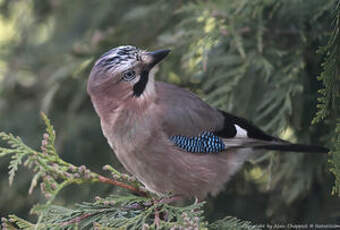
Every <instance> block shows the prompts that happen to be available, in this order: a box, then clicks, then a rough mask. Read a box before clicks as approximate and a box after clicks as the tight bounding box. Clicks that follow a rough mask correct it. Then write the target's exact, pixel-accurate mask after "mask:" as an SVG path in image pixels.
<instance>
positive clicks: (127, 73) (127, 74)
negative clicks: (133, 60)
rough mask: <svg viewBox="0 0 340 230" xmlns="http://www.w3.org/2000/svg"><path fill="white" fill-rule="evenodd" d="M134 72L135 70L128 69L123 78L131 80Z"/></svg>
mask: <svg viewBox="0 0 340 230" xmlns="http://www.w3.org/2000/svg"><path fill="white" fill-rule="evenodd" d="M135 74H136V73H135V71H133V70H129V71H127V72H125V73H124V76H123V79H124V80H127V81H128V80H132V79H134V78H135Z"/></svg>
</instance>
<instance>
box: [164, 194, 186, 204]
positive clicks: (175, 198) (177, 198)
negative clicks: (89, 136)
mask: <svg viewBox="0 0 340 230" xmlns="http://www.w3.org/2000/svg"><path fill="white" fill-rule="evenodd" d="M183 199H184V198H183V197H182V196H180V195H174V196H171V197H165V198H162V199H160V200H159V203H162V204H170V203H173V202H176V201H181V200H183Z"/></svg>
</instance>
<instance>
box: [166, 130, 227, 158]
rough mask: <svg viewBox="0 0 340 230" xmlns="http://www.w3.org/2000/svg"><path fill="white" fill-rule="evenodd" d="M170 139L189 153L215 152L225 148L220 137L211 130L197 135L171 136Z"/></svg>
mask: <svg viewBox="0 0 340 230" xmlns="http://www.w3.org/2000/svg"><path fill="white" fill-rule="evenodd" d="M170 141H172V142H173V143H174V144H175V145H177V147H179V148H181V149H183V150H185V151H187V152H191V153H210V152H214V153H216V152H221V151H223V150H225V145H224V143H223V141H222V139H221V138H219V137H218V136H215V135H214V134H213V133H212V132H202V133H201V134H200V135H199V136H197V137H186V136H171V137H170Z"/></svg>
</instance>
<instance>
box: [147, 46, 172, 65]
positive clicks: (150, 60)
mask: <svg viewBox="0 0 340 230" xmlns="http://www.w3.org/2000/svg"><path fill="white" fill-rule="evenodd" d="M169 53H170V50H156V51H153V52H145V53H144V54H143V61H144V62H145V63H146V65H147V67H148V68H149V69H151V68H152V67H154V66H155V65H156V64H158V63H159V62H160V61H162V60H163V59H164V58H165V57H166V56H168V54H169Z"/></svg>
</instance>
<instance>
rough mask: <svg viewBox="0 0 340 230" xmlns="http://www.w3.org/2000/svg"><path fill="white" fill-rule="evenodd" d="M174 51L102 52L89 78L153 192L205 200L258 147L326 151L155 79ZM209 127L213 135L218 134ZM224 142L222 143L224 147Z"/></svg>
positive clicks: (113, 131)
mask: <svg viewBox="0 0 340 230" xmlns="http://www.w3.org/2000/svg"><path fill="white" fill-rule="evenodd" d="M168 53H169V51H168V50H160V51H156V52H146V51H143V50H139V49H137V48H135V47H133V46H122V47H118V48H115V49H112V50H110V51H109V52H107V53H105V54H104V55H103V56H102V57H101V58H99V60H98V61H97V62H96V64H95V65H94V67H93V69H92V72H91V75H90V78H89V81H88V93H89V95H90V97H91V100H92V103H93V105H94V107H95V110H96V112H97V114H98V115H99V117H100V121H101V126H102V129H103V133H104V135H105V137H106V138H107V140H108V143H109V144H110V146H111V148H112V149H113V150H114V152H115V154H116V155H117V157H118V159H119V161H120V162H121V163H122V164H123V166H124V167H125V168H126V169H127V170H128V171H129V172H130V173H131V174H133V175H135V176H136V177H137V178H138V179H139V180H140V181H141V182H142V183H143V184H144V185H145V186H146V188H147V189H149V190H150V191H152V192H155V193H158V194H164V193H168V192H172V193H174V194H176V195H182V196H185V197H197V198H200V199H203V198H204V197H205V196H206V195H208V194H209V193H210V194H212V195H215V194H217V193H218V192H219V191H220V190H221V189H223V187H224V184H225V183H226V182H227V181H228V180H229V179H230V177H231V176H232V175H233V174H234V173H235V172H236V171H237V170H238V169H239V168H240V167H241V165H242V164H243V162H244V161H245V160H246V159H247V158H248V157H249V155H250V154H252V153H253V152H254V151H256V150H257V149H273V150H282V151H297V152H300V151H301V152H325V151H327V149H325V148H322V147H319V146H307V145H299V144H291V143H289V142H286V141H283V140H281V139H278V138H275V137H272V136H270V135H267V134H265V133H264V132H263V131H261V130H260V129H258V128H256V127H255V126H253V125H251V124H250V123H249V122H247V121H246V120H244V119H242V118H238V117H236V116H233V115H231V114H227V113H224V112H222V111H220V110H217V109H215V108H213V107H211V106H209V105H208V104H206V103H205V102H203V101H202V100H201V99H200V98H199V97H197V96H196V95H194V94H192V93H191V92H189V91H187V90H185V89H181V88H179V87H177V86H174V85H171V84H167V83H162V82H156V81H155V80H154V75H153V74H152V72H150V71H151V69H152V67H153V66H154V65H156V64H157V63H158V62H159V61H161V60H162V59H163V58H164V57H165V56H167V54H168ZM202 132H209V133H211V135H212V137H211V139H209V140H208V139H205V137H204V136H202V135H201V134H202ZM200 135H201V136H200ZM171 137H177V139H178V142H174V141H173V140H174V139H171ZM187 137H188V138H187ZM177 139H176V140H177ZM193 139H195V142H194V141H193ZM190 140H192V141H191V142H190ZM211 140H213V142H211ZM220 140H222V142H223V146H222V147H221V146H220V147H219V148H217V147H216V146H217V144H216V143H217V142H218V141H220ZM214 141H216V143H215V142H214ZM183 146H184V147H183ZM221 148H222V149H221ZM209 149H211V150H212V152H208V151H207V150H209ZM199 151H201V152H199Z"/></svg>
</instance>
